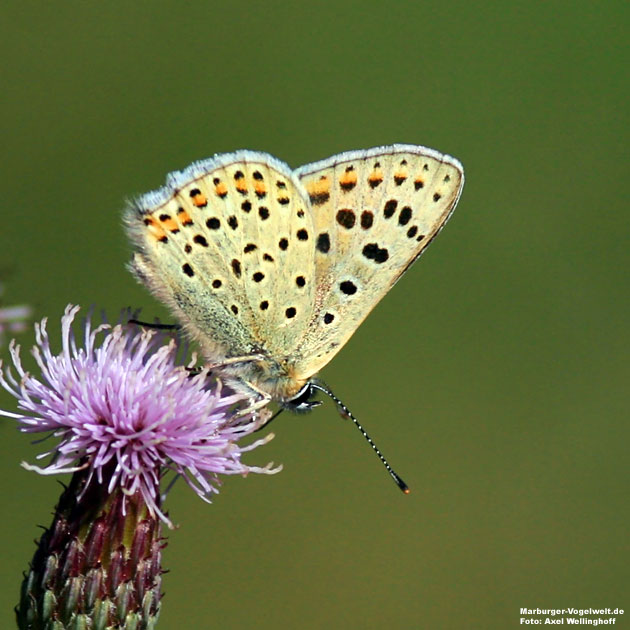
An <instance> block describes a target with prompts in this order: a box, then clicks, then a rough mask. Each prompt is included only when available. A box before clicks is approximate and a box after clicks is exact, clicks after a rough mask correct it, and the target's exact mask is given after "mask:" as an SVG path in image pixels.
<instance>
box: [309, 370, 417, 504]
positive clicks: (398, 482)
mask: <svg viewBox="0 0 630 630" xmlns="http://www.w3.org/2000/svg"><path fill="white" fill-rule="evenodd" d="M310 385H311V387H313V389H318V390H319V391H320V392H323V393H324V394H326V395H327V396H329V397H330V398H332V400H333V402H334V403H335V405H336V406H337V410H338V411H339V414H340V415H341V417H342V418H346V419H348V418H349V419H350V420H352V422H354V425H355V426H356V428H357V429H359V431H361V434H362V435H363V437H364V438H365V439H366V440H367V442H368V444H369V445H370V446H371V447H372V449H374V452H375V453H376V454H377V455H378V458H379V459H380V460H381V463H382V464H383V466H385V468H386V469H387V472H388V473H389V474H390V475H391V476H392V479H393V480H394V481H395V482H396V485H397V486H398V487H399V488H400V489H401V490H402V491H403V492H404V493H405V494H409V492H411V491H410V490H409V486H407V484H406V483H405V482H404V481H403V480H402V479H401V478H400V477H399V476H398V474H396V471H395V470H394V469H393V468H392V467H391V466H390V465H389V463H388V462H387V460H386V459H385V457H384V456H383V453H381V451H380V450H379V449H378V447H377V446H376V444H374V442H373V441H372V438H371V437H370V436H369V435H368V434H367V432H366V430H365V429H364V428H363V427H362V426H361V424H360V423H359V421H358V420H357V419H356V418H355V417H354V415H353V414H352V412H351V411H350V409H348V407H346V406H345V405H344V404H343V403H342V402H341V401H340V400H339V398H337V396H335V395H334V394H333V393H332V392H331V391H330V390H329V389H328V388H326V387H324V386H323V385H322V384H320V383H315V382H313V381H311V383H310Z"/></svg>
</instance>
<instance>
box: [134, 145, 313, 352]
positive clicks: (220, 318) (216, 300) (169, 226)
mask: <svg viewBox="0 0 630 630" xmlns="http://www.w3.org/2000/svg"><path fill="white" fill-rule="evenodd" d="M308 206H309V202H308V198H307V196H306V193H305V191H304V189H303V187H302V185H301V184H300V182H299V181H298V180H297V179H296V178H295V177H294V175H293V174H292V172H291V171H290V169H289V168H288V167H287V166H286V165H284V164H283V163H281V162H280V161H278V160H276V159H275V158H273V157H271V156H269V155H267V154H264V153H256V152H251V151H242V152H238V153H233V154H225V155H220V156H217V157H215V158H213V159H210V160H206V161H204V162H198V163H195V164H193V165H192V166H191V167H189V168H188V169H186V170H185V171H182V172H179V173H173V174H171V175H169V177H168V179H167V184H166V186H165V187H164V188H162V189H160V190H158V191H155V192H153V193H148V194H147V195H144V196H143V197H141V198H140V199H138V200H137V201H135V202H133V203H131V204H130V205H129V207H128V209H127V211H126V214H125V222H126V224H127V227H128V232H129V234H130V236H131V239H132V241H133V242H134V244H135V246H136V250H137V251H136V253H135V255H134V260H133V262H132V268H133V271H134V272H135V273H136V275H137V276H138V277H139V278H140V280H141V281H142V282H143V283H145V284H146V285H147V286H148V287H149V288H150V290H151V291H152V292H153V293H154V294H155V295H156V296H157V297H158V298H159V299H161V300H162V301H164V302H165V303H166V304H167V305H169V306H170V307H171V308H172V309H173V311H174V313H175V315H176V317H177V318H178V319H179V320H180V322H181V323H182V324H183V325H184V327H185V328H186V329H187V330H188V331H189V332H190V333H191V334H192V336H193V337H195V338H196V339H197V340H198V341H199V343H200V344H201V346H202V351H203V352H204V355H205V356H206V357H209V358H212V359H215V360H219V361H220V360H221V359H225V358H229V357H235V356H246V355H250V354H253V353H260V352H265V353H267V354H268V355H269V356H270V357H273V358H274V359H275V358H278V357H282V356H283V355H285V354H288V353H289V352H290V350H291V349H292V348H294V347H295V340H296V338H301V337H302V336H303V335H304V333H305V330H306V327H307V324H308V322H309V319H310V315H311V312H312V308H313V306H312V302H313V296H314V286H315V283H314V279H313V273H314V272H313V269H312V266H313V246H314V241H313V225H312V215H311V213H310V212H309V211H308Z"/></svg>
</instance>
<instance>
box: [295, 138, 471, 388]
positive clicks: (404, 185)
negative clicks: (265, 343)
mask: <svg viewBox="0 0 630 630" xmlns="http://www.w3.org/2000/svg"><path fill="white" fill-rule="evenodd" d="M295 174H296V175H297V177H298V178H299V179H300V180H301V182H302V183H303V184H304V187H305V188H306V190H307V192H308V194H309V198H310V201H311V206H312V214H313V223H314V230H315V243H316V247H315V265H314V267H315V274H316V275H315V281H316V285H317V291H316V295H315V302H314V306H313V308H314V310H313V316H312V318H311V321H310V322H309V325H308V328H307V330H306V334H305V335H304V337H302V339H300V340H299V342H298V345H297V347H296V349H295V350H294V356H295V357H296V367H295V372H296V374H297V375H299V376H300V377H303V378H309V377H310V376H311V375H313V374H314V373H315V372H317V371H318V370H319V369H320V368H321V367H323V366H324V365H326V364H327V363H328V362H329V361H330V360H331V359H332V357H333V356H334V355H335V354H336V353H337V352H338V351H339V350H340V349H341V347H342V346H343V345H344V344H345V343H346V342H347V341H348V339H349V338H350V337H351V335H352V334H353V333H354V331H355V330H356V329H357V327H358V326H359V325H360V324H361V322H362V321H363V320H364V319H365V318H366V317H367V315H368V314H369V313H370V311H371V310H372V309H373V308H374V307H375V306H376V304H377V303H378V302H379V301H380V300H381V298H382V297H383V296H384V295H385V293H387V291H389V289H390V288H391V287H392V286H393V285H394V284H395V283H396V281H397V280H398V279H399V278H400V277H401V276H402V274H403V273H404V272H405V271H406V270H407V269H408V268H409V267H410V265H411V264H412V263H413V262H414V261H415V260H416V259H417V258H418V256H420V254H422V252H423V251H424V250H425V249H426V247H427V245H428V244H429V243H430V242H431V241H432V240H433V238H435V236H436V235H437V234H438V232H439V231H440V229H441V228H442V227H443V226H444V224H445V223H446V221H447V220H448V218H449V216H450V215H451V213H452V212H453V210H454V209H455V205H456V204H457V201H458V199H459V196H460V194H461V191H462V186H463V184H464V173H463V168H462V165H461V164H460V163H459V162H458V161H457V160H455V159H454V158H452V157H450V156H447V155H442V154H441V153H438V152H436V151H433V150H431V149H427V148H425V147H420V146H414V145H393V146H390V147H378V148H374V149H370V150H367V151H353V152H348V153H342V154H340V155H336V156H333V157H331V158H329V159H327V160H323V161H321V162H316V163H314V164H308V165H306V166H303V167H301V168H299V169H297V170H296V171H295Z"/></svg>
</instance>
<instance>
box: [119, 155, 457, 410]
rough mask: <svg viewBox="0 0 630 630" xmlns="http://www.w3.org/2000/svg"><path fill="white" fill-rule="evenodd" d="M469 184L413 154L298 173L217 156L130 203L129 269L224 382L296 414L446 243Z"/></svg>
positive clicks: (439, 159)
mask: <svg viewBox="0 0 630 630" xmlns="http://www.w3.org/2000/svg"><path fill="white" fill-rule="evenodd" d="M463 181H464V178H463V169H462V167H461V164H459V162H458V161H457V160H455V159H454V158H451V157H449V156H446V155H442V154H440V153H438V152H436V151H433V150H431V149H426V148H425V147H419V146H414V145H393V146H389V147H377V148H375V149H370V150H367V151H354V152H348V153H343V154H340V155H337V156H333V157H332V158H329V159H327V160H323V161H321V162H317V163H314V164H310V165H307V166H304V167H301V168H299V169H297V170H295V171H294V170H291V169H290V168H289V167H288V166H287V165H286V164H284V163H282V162H280V161H279V160H277V159H275V158H273V157H272V156H270V155H268V154H265V153H258V152H253V151H239V152H236V153H230V154H223V155H218V156H215V157H214V158H211V159H209V160H205V161H203V162H197V163H195V164H193V165H191V166H190V167H189V168H187V169H185V170H184V171H181V172H177V173H173V174H171V175H169V176H168V178H167V183H166V185H165V186H164V187H163V188H161V189H159V190H157V191H155V192H152V193H148V194H146V195H144V196H142V197H140V198H139V199H137V200H135V201H134V202H132V203H130V204H129V206H128V208H127V211H126V214H125V222H126V225H127V229H128V232H129V234H130V237H131V239H132V242H133V243H134V245H135V253H134V257H133V261H132V263H131V268H132V270H133V272H134V273H135V275H136V276H137V277H138V279H140V281H141V282H142V283H144V284H145V285H146V286H147V287H148V288H149V289H150V290H151V291H152V292H153V293H154V294H155V295H156V296H157V297H158V298H159V299H161V300H162V301H163V302H165V303H166V304H167V306H169V307H170V308H171V309H172V311H173V312H174V314H175V316H176V317H177V318H178V320H179V321H180V323H181V324H182V326H183V327H184V329H185V330H186V331H187V333H188V334H189V335H190V336H191V337H192V338H193V339H195V340H196V341H197V342H198V343H199V345H200V348H201V351H202V353H203V355H204V357H205V358H206V360H207V361H208V363H210V364H211V365H213V366H216V369H217V370H218V371H219V372H220V373H221V375H222V377H223V378H224V380H226V381H227V382H228V383H230V385H232V386H233V387H234V388H236V389H237V390H239V391H244V392H246V393H248V394H250V395H251V396H252V397H253V398H257V399H259V400H261V401H263V402H266V401H268V400H275V401H278V402H280V403H290V402H291V401H295V400H298V399H299V400H301V399H302V397H303V396H304V394H305V393H308V391H309V389H308V388H309V383H311V382H312V379H313V377H314V376H315V375H316V374H317V372H318V371H319V370H320V369H321V368H322V367H323V366H324V365H326V364H327V363H328V362H329V361H330V360H331V359H332V357H333V356H334V355H335V354H336V353H337V352H338V351H339V350H340V349H341V348H342V347H343V345H344V344H345V343H346V342H347V341H348V339H349V338H350V337H351V335H352V334H353V333H354V331H355V330H356V328H357V327H358V326H359V325H360V324H361V322H362V321H363V320H364V319H365V317H366V316H367V315H368V314H369V312H370V311H371V310H372V309H373V308H374V306H375V305H376V304H377V303H378V302H379V301H380V299H381V298H382V297H383V296H384V294H385V293H387V291H388V290H389V289H390V288H391V287H392V286H393V284H395V282H396V281H397V280H398V279H399V278H400V277H401V275H402V274H403V273H404V272H405V271H406V270H407V269H408V268H409V266H410V265H411V264H412V263H413V262H414V261H415V260H416V259H417V258H418V256H419V255H420V254H421V253H422V252H423V251H424V249H425V248H426V246H427V245H428V243H429V242H430V241H431V240H432V239H433V238H434V237H435V236H436V235H437V233H438V232H439V230H440V229H441V228H442V226H443V225H444V223H445V222H446V220H447V219H448V217H449V216H450V214H451V212H452V211H453V209H454V208H455V205H456V203H457V200H458V198H459V195H460V193H461V189H462V186H463Z"/></svg>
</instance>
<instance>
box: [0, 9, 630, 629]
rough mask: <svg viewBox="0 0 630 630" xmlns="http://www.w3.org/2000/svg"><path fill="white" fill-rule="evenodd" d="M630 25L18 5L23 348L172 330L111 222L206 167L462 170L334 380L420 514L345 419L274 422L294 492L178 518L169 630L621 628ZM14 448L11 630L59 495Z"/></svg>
mask: <svg viewBox="0 0 630 630" xmlns="http://www.w3.org/2000/svg"><path fill="white" fill-rule="evenodd" d="M629 27H630V10H629V6H628V4H627V3H622V2H612V1H611V2H601V3H595V2H577V1H573V2H568V1H567V2H549V3H542V2H541V3H538V2H537V3H503V2H480V3H465V2H440V3H435V2H431V3H429V2H417V1H414V2H411V1H404V2H399V3H391V4H386V3H383V2H376V1H374V0H367V1H363V2H344V1H341V0H340V1H337V2H309V3H295V4H290V3H287V2H278V1H275V0H274V1H269V0H268V1H267V2H264V3H254V2H243V1H241V0H238V1H232V2H229V3H228V2H213V3H210V2H202V1H199V0H197V1H194V2H179V3H175V2H161V1H156V2H151V3H149V2H135V3H129V2H120V1H116V2H108V3H96V2H87V3H78V2H69V3H44V2H38V3H17V2H12V3H5V4H4V5H3V8H2V9H1V20H0V50H1V51H2V57H1V58H2V59H3V63H2V69H1V70H0V72H1V73H2V99H1V100H0V112H1V121H2V122H1V123H0V124H1V125H2V141H3V150H2V157H1V158H0V159H1V160H2V185H3V190H4V192H3V196H2V211H1V214H2V218H3V220H2V231H1V235H0V243H1V250H0V268H1V269H2V270H3V271H2V282H3V284H4V286H5V289H6V291H5V296H4V298H3V299H4V302H5V304H12V303H30V304H32V305H33V306H34V308H35V311H36V317H37V318H39V317H42V316H44V315H48V316H50V318H51V319H52V320H53V321H54V322H57V321H58V320H59V317H60V315H61V313H62V311H63V308H64V306H65V305H66V303H68V302H73V303H78V304H81V305H84V306H89V305H90V304H95V305H96V306H97V307H98V308H103V309H105V310H106V311H107V312H108V313H109V314H110V315H111V316H115V315H116V314H117V313H118V311H119V309H120V308H121V307H124V306H127V305H132V306H138V307H142V308H143V309H144V314H145V315H146V316H147V317H152V316H154V315H158V316H160V317H162V318H165V319H168V314H167V312H166V311H165V310H164V309H163V308H162V307H161V305H159V304H158V303H157V302H156V301H155V300H153V299H152V298H151V297H150V296H149V295H148V293H147V292H146V291H145V290H144V289H143V288H142V287H140V286H139V285H137V284H136V283H135V281H134V280H133V278H132V277H131V275H130V274H129V273H128V272H127V271H126V270H125V268H124V263H125V262H126V261H127V259H128V256H129V247H128V244H127V243H126V241H125V237H124V234H123V230H122V227H121V215H120V211H121V208H122V206H123V203H124V200H125V198H127V197H129V196H132V195H135V194H138V193H142V192H145V191H147V190H149V189H153V188H155V187H157V186H160V185H161V184H162V182H163V181H164V176H165V174H166V173H167V172H168V171H171V170H174V169H179V168H182V167H184V166H186V165H187V164H188V163H190V162H191V161H193V160H196V159H200V158H204V157H208V156H209V155H211V154H213V153H215V152H225V151H232V150H234V149H238V148H250V149H256V150H264V151H268V152H270V153H272V154H274V155H276V156H278V157H279V158H281V159H282V160H285V161H286V162H288V163H289V164H290V165H292V166H299V165H301V164H303V163H306V162H310V161H314V160H317V159H320V158H323V157H327V156H329V155H332V154H334V153H337V152H340V151H344V150H349V149H359V148H368V147H371V146H374V145H379V144H389V143H393V142H407V143H418V144H424V145H427V146H430V147H434V148H436V149H438V150H440V151H443V152H446V153H450V154H452V155H454V156H456V157H457V158H459V159H460V160H461V161H462V162H463V164H464V166H465V168H466V175H467V183H466V187H465V189H464V193H463V196H462V199H461V201H460V204H459V208H458V210H457V211H456V213H455V215H454V217H453V219H452V220H451V222H450V223H449V225H448V226H447V227H446V229H445V230H444V232H443V233H442V234H441V235H440V237H439V239H437V240H436V241H435V243H434V244H433V245H432V247H431V248H430V249H429V251H428V253H427V254H426V256H424V257H423V258H422V261H421V262H420V263H419V264H418V265H417V266H416V267H414V268H413V269H412V270H411V272H410V273H408V274H407V275H406V276H405V277H404V278H403V280H402V281H401V282H400V283H399V284H398V285H397V286H396V287H395V288H394V290H393V291H392V292H391V294H390V295H388V296H387V297H386V299H384V300H383V303H382V304H381V305H380V306H379V307H378V308H377V309H376V311H375V312H374V313H373V314H372V315H371V316H370V318H369V319H368V320H367V321H366V322H365V323H364V324H363V325H362V326H361V328H360V329H359V330H358V332H357V333H356V335H355V336H354V337H353V339H352V340H351V342H350V343H349V344H348V345H347V346H346V348H345V349H344V350H343V352H342V353H341V354H340V355H339V356H337V357H336V358H335V360H334V361H333V362H332V363H331V364H330V365H329V366H328V367H327V368H326V369H325V370H324V372H323V374H322V376H323V377H324V378H325V380H326V381H327V382H328V383H329V384H330V385H331V387H332V388H333V389H334V390H335V392H336V393H337V394H338V395H339V396H340V397H341V398H342V399H343V400H344V401H345V402H346V404H347V405H348V406H349V407H350V408H351V409H352V410H353V411H354V412H355V414H356V415H357V416H358V417H359V418H360V419H361V420H362V422H363V423H364V424H365V426H366V428H367V429H368V430H369V431H370V432H371V434H372V437H373V438H374V439H375V440H376V442H377V444H378V445H379V446H380V447H381V449H382V450H383V451H384V452H385V454H386V455H387V457H388V458H389V459H390V461H391V462H392V464H393V465H394V467H395V468H396V469H397V470H398V471H399V472H400V474H401V475H402V476H403V477H404V478H405V480H406V481H407V482H408V483H409V485H410V486H411V487H412V494H411V495H409V496H403V495H402V494H401V493H400V492H399V491H398V490H397V489H396V487H395V486H394V484H393V483H392V482H391V480H390V479H389V477H388V475H387V474H386V472H385V471H384V470H383V468H382V467H381V465H380V464H379V463H378V461H377V460H376V458H375V457H374V455H373V454H372V453H371V452H370V450H369V448H368V447H367V445H366V444H365V443H364V441H363V440H362V439H361V438H360V436H359V434H358V433H357V432H356V430H355V429H354V428H352V427H351V426H350V425H349V424H348V423H344V422H342V421H341V420H340V419H339V417H338V416H337V414H336V412H335V410H334V408H333V407H332V405H331V404H326V405H325V406H324V407H323V408H320V409H318V410H317V411H316V412H315V413H313V414H311V415H307V416H299V417H297V416H293V417H292V416H290V415H287V414H285V415H284V416H282V417H281V418H279V419H278V421H277V423H276V424H275V426H274V432H275V433H276V435H277V437H276V439H275V440H274V441H273V442H272V443H271V444H270V445H268V446H266V447H264V448H261V449H259V450H258V451H256V452H254V453H251V454H250V456H249V457H248V458H247V461H248V462H249V463H252V464H253V463H257V464H264V463H266V462H267V461H269V460H274V461H276V462H282V463H283V464H284V467H285V468H284V471H283V472H282V473H281V474H280V475H278V476H276V477H273V478H268V477H263V478H256V477H250V478H248V479H246V480H244V479H241V478H229V479H227V480H226V482H225V484H224V486H223V489H222V492H221V494H220V495H219V496H218V497H217V498H216V500H215V502H214V504H213V505H212V506H208V505H205V504H203V503H202V502H201V501H199V500H198V499H197V498H196V497H194V496H193V494H192V493H191V492H190V491H188V490H187V489H186V488H184V486H183V485H179V486H178V487H176V488H175V490H174V491H173V492H172V494H171V495H170V497H169V500H168V508H169V510H170V514H171V516H172V518H173V519H174V521H176V522H177V523H178V524H179V525H180V528H179V529H178V530H177V531H175V532H173V533H171V535H170V537H169V545H168V547H167V549H166V550H165V553H164V566H165V567H166V568H168V569H170V573H168V574H167V575H166V576H165V579H164V586H165V591H166V598H165V600H164V606H163V613H162V617H161V621H160V625H159V627H160V628H161V629H162V630H167V629H175V628H181V627H190V628H211V627H221V628H226V629H232V628H253V627H255V628H258V629H260V630H263V629H267V628H269V629H271V628H305V629H310V628H348V629H359V628H361V629H365V628H393V629H396V630H398V629H406V628H512V627H516V626H517V625H518V624H519V617H520V614H519V609H520V607H537V606H538V607H545V608H546V607H554V608H561V607H566V606H575V607H591V606H592V607H598V606H610V607H622V608H627V609H630V601H629V600H628V593H629V578H628V561H629V560H630V549H629V543H628V535H627V533H628V521H629V518H630V508H629V506H628V498H629V496H628V495H629V492H628V491H629V490H630V483H629V481H630V479H629V472H628V439H629V438H630V427H629V426H628V402H629V400H628V382H629V376H630V369H629V366H628V356H629V352H628V350H629V342H630V331H629V328H628V319H629V315H630V299H629V295H630V293H629V288H630V282H629V278H630V274H629V263H630V255H629V247H628V234H629V228H630V219H629V206H628V195H627V192H626V186H627V182H626V183H624V179H625V178H627V177H628V150H627V148H628V142H629V140H630V138H629V134H628V128H629V127H628V123H629V121H628V97H629V96H630V94H629V90H628V67H629V62H630V58H629V57H630V55H628V46H627V38H628V29H629ZM53 328H55V326H53ZM31 340H32V334H31V333H30V332H29V333H26V334H24V335H22V337H21V341H22V343H23V345H25V346H29V345H30V342H31ZM2 352H3V353H6V348H5V349H4V350H3V351H2ZM0 405H2V406H4V407H7V406H9V407H11V406H12V405H13V403H12V400H11V399H10V398H9V397H8V396H6V395H4V392H2V395H1V396H0ZM0 431H1V435H2V442H3V451H4V456H3V457H2V458H1V470H2V478H3V480H4V481H3V484H4V492H3V496H4V500H3V513H4V518H3V519H2V525H1V526H0V528H1V529H0V531H1V535H0V540H1V541H2V542H1V546H0V549H1V553H2V560H3V562H2V572H1V575H0V580H1V581H2V584H1V587H0V599H1V602H0V626H1V627H13V612H12V607H13V605H14V604H15V603H16V601H17V595H18V588H19V584H20V579H21V572H22V571H23V570H24V569H25V568H26V567H27V563H28V561H29V559H30V558H31V556H32V553H33V551H34V545H33V539H34V538H36V537H39V535H40V530H39V529H38V528H37V525H38V524H44V525H48V524H49V522H50V517H51V511H52V509H53V506H54V504H55V502H56V500H57V498H58V495H59V493H60V486H59V485H58V483H57V480H55V479H52V478H44V477H39V476H37V475H36V474H34V473H29V472H26V471H24V470H23V469H21V468H20V467H19V462H20V461H21V460H29V461H33V460H34V457H35V454H36V453H38V452H40V451H41V450H43V449H44V447H43V446H42V445H39V446H33V445H31V444H30V443H29V439H28V437H26V436H22V435H20V434H18V433H17V431H16V430H15V428H14V425H13V424H12V422H11V421H10V420H3V421H2V427H1V428H0ZM627 616H628V615H626V617H627ZM617 627H630V625H629V623H628V620H627V619H625V618H623V617H622V618H619V619H618V621H617Z"/></svg>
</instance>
